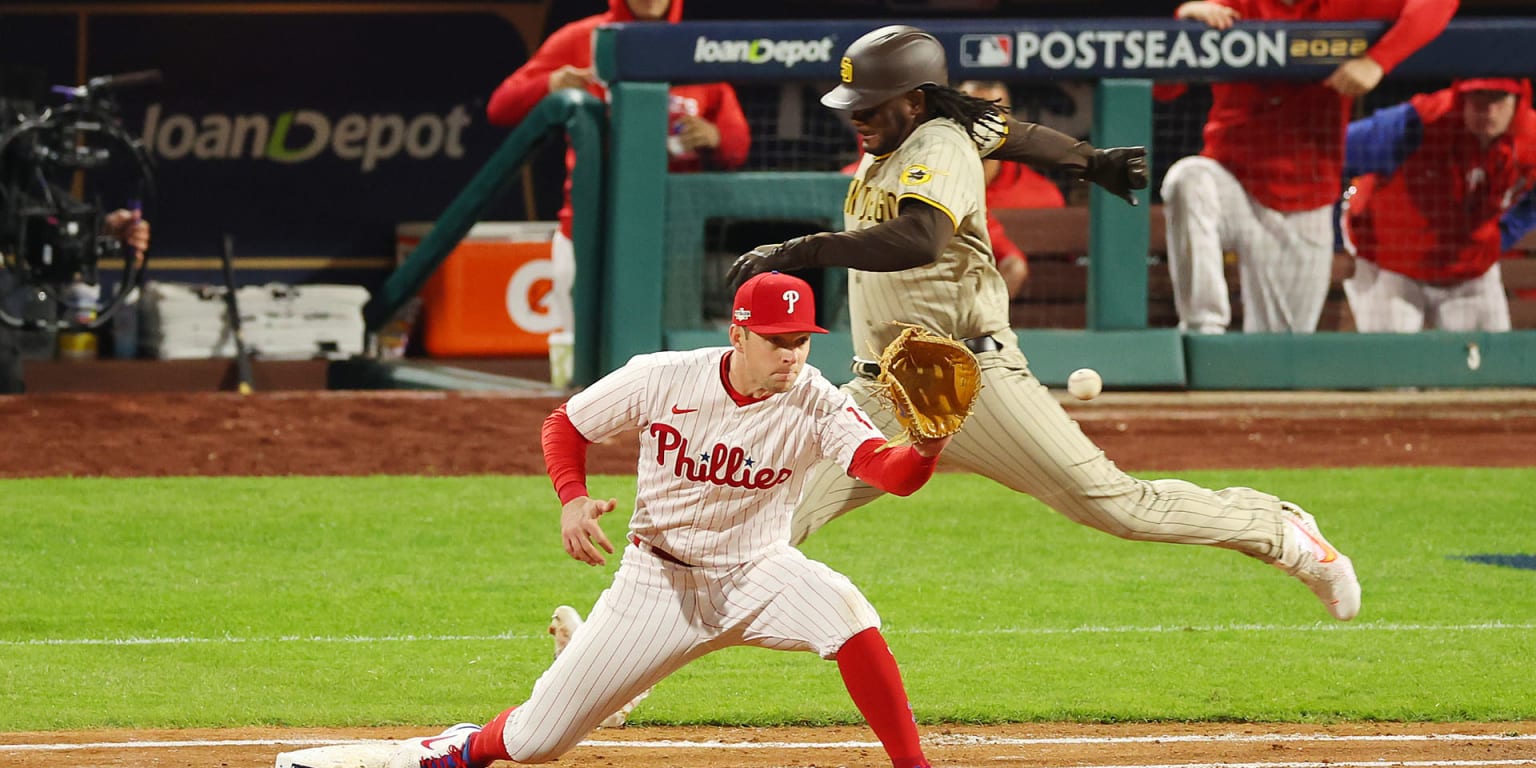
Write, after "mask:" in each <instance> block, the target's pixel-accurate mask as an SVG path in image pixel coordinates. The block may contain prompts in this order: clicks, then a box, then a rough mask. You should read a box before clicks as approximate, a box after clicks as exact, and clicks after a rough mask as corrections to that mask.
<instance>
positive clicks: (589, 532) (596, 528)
mask: <svg viewBox="0 0 1536 768" xmlns="http://www.w3.org/2000/svg"><path fill="white" fill-rule="evenodd" d="M618 505H619V501H618V499H608V500H606V501H599V500H597V499H594V498H592V497H591V496H580V497H577V498H574V499H571V500H570V501H568V502H566V503H565V506H564V507H561V508H560V541H561V543H562V544H564V545H565V553H566V554H568V555H570V556H571V557H572V558H574V559H576V560H580V561H581V562H583V563H586V564H587V565H603V564H605V563H607V562H608V561H607V560H605V559H604V558H603V553H602V552H600V551H598V547H602V549H603V550H605V551H607V552H608V554H610V555H611V554H613V542H611V541H609V540H608V534H606V533H603V527H602V526H601V525H598V523H597V519H598V518H600V517H602V516H603V515H606V514H608V513H609V512H612V511H613V510H614V508H615V507H617V506H618Z"/></svg>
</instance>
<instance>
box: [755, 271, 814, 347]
mask: <svg viewBox="0 0 1536 768" xmlns="http://www.w3.org/2000/svg"><path fill="white" fill-rule="evenodd" d="M732 306H733V307H735V309H733V310H731V324H732V325H739V326H741V327H743V328H747V329H749V330H751V331H753V332H754V333H759V334H762V335H765V336H766V335H769V334H775V333H826V332H827V329H825V328H822V327H821V326H819V325H817V324H816V296H815V295H814V294H812V293H811V284H810V283H807V282H806V281H804V280H801V279H800V278H798V277H794V276H793V275H785V274H781V273H779V272H764V273H762V274H760V275H756V276H754V277H753V278H752V279H751V280H748V281H746V282H745V283H742V284H741V287H740V288H738V289H736V301H735V303H734V304H733V305H732Z"/></svg>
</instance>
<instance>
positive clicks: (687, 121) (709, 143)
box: [673, 115, 720, 149]
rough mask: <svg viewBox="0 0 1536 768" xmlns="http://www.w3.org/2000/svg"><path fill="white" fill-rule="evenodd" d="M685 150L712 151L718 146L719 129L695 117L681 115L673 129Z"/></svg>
mask: <svg viewBox="0 0 1536 768" xmlns="http://www.w3.org/2000/svg"><path fill="white" fill-rule="evenodd" d="M673 130H674V131H676V132H677V139H678V141H681V142H682V143H683V147H684V148H685V149H713V148H715V147H718V146H720V129H719V128H716V127H715V124H714V123H711V122H710V121H708V120H705V119H704V118H702V117H699V116H697V115H683V116H682V117H679V118H678V119H677V124H676V125H675V126H674V127H673Z"/></svg>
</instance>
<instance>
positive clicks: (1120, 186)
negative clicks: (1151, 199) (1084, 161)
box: [1083, 147, 1147, 205]
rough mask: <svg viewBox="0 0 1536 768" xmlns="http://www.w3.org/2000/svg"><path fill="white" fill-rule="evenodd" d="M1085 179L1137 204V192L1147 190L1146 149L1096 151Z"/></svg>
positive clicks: (1089, 160) (1085, 172)
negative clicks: (1135, 191)
mask: <svg viewBox="0 0 1536 768" xmlns="http://www.w3.org/2000/svg"><path fill="white" fill-rule="evenodd" d="M1083 178H1084V179H1087V180H1088V181H1091V182H1093V183H1095V184H1097V185H1099V186H1101V187H1103V188H1104V189H1105V191H1107V192H1109V193H1110V194H1112V195H1114V196H1115V197H1118V198H1120V199H1121V200H1124V201H1126V202H1127V203H1130V204H1131V205H1138V204H1139V203H1137V202H1136V196H1135V195H1133V194H1131V193H1132V192H1133V191H1134V190H1138V189H1146V188H1147V148H1146V147H1110V148H1109V149H1095V150H1094V151H1093V154H1092V155H1091V156H1089V158H1088V169H1087V170H1085V171H1084V172H1083Z"/></svg>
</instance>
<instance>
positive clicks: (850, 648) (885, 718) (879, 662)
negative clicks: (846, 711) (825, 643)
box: [837, 627, 928, 768]
mask: <svg viewBox="0 0 1536 768" xmlns="http://www.w3.org/2000/svg"><path fill="white" fill-rule="evenodd" d="M837 671H839V672H841V673H842V674H843V685H846V686H847V687H848V695H849V696H850V697H851V698H852V699H853V704H854V706H856V707H858V708H859V712H860V713H862V714H863V715H864V721H865V722H867V723H869V728H870V730H872V731H874V732H875V737H876V738H878V739H880V743H881V745H883V746H884V747H885V753H886V754H887V755H890V757H891V765H892V766H894V768H928V758H926V757H924V756H923V745H922V743H921V742H919V740H918V738H917V722H916V721H915V720H913V719H912V704H911V703H910V702H908V701H907V690H906V688H904V687H903V686H902V684H901V670H899V669H897V668H896V657H894V656H892V655H891V649H890V647H889V646H887V645H886V644H885V638H884V637H883V636H881V634H880V630H878V629H875V628H874V627H870V628H869V629H866V630H864V631H863V632H860V633H858V634H857V635H854V636H853V637H852V638H849V640H848V642H846V643H843V647H842V648H839V649H838V651H837Z"/></svg>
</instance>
